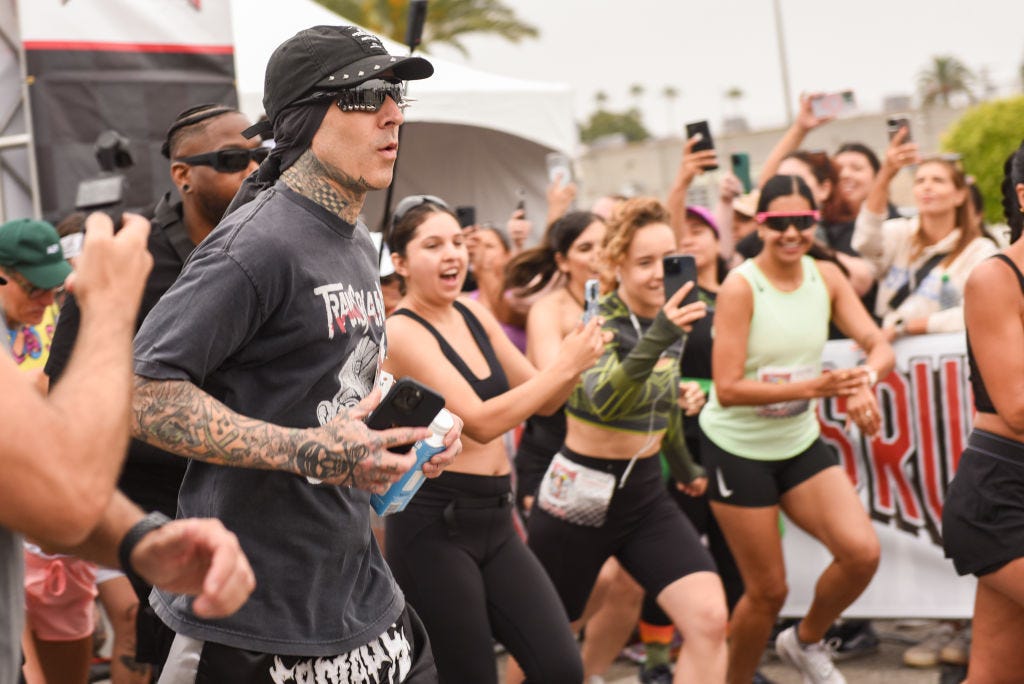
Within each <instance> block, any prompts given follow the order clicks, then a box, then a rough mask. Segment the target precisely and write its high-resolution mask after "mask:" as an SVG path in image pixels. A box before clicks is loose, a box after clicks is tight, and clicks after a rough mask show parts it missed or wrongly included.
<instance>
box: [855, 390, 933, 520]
mask: <svg viewBox="0 0 1024 684" xmlns="http://www.w3.org/2000/svg"><path fill="white" fill-rule="evenodd" d="M878 390H879V392H880V393H881V394H882V395H883V399H884V398H888V400H889V401H888V403H889V406H890V408H891V410H890V411H889V412H888V416H889V418H890V421H891V424H890V425H887V426H885V427H888V428H889V430H888V434H885V430H884V428H883V432H882V433H880V434H879V435H877V436H876V437H874V438H872V439H871V442H870V445H869V447H868V453H867V463H868V468H869V469H870V471H871V475H872V478H873V480H874V487H872V491H871V508H872V510H873V511H877V512H879V513H882V514H884V515H888V516H894V515H896V501H895V498H894V495H893V489H894V488H895V490H896V496H898V498H899V502H900V510H901V511H902V512H903V514H904V515H905V516H906V518H907V519H908V520H910V521H914V520H916V521H920V520H921V513H920V511H921V506H920V504H919V503H918V501H917V496H916V495H915V493H914V489H913V488H912V487H911V484H910V482H909V480H908V479H907V476H906V473H905V472H904V470H903V468H904V466H905V464H906V463H907V461H908V460H909V459H910V457H911V456H912V455H913V452H914V440H913V433H912V430H911V426H910V415H911V412H912V411H911V406H910V394H911V392H910V387H909V386H908V383H907V380H906V379H905V378H904V377H903V375H901V374H899V373H891V374H890V375H889V376H888V377H887V378H886V379H885V382H884V383H880V384H879V385H878ZM918 524H920V522H918Z"/></svg>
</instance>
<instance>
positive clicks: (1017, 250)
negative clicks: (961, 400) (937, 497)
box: [942, 145, 1024, 684]
mask: <svg viewBox="0 0 1024 684" xmlns="http://www.w3.org/2000/svg"><path fill="white" fill-rule="evenodd" d="M1003 209H1004V212H1005V214H1006V222H1007V223H1008V224H1009V226H1010V238H1011V240H1012V244H1011V245H1010V246H1009V247H1007V248H1006V249H1004V250H1003V251H1002V252H1000V253H999V254H998V255H996V257H994V258H992V259H988V260H987V261H984V262H982V263H980V264H978V265H977V266H976V267H975V268H974V270H973V271H971V275H970V277H969V278H968V280H967V285H966V288H965V291H964V314H965V318H966V321H967V351H968V358H969V360H970V363H971V386H972V387H973V389H974V404H975V408H976V409H977V410H978V412H977V414H976V416H975V418H974V429H973V431H972V432H971V434H970V437H968V440H967V448H966V449H965V450H964V452H963V455H961V457H960V463H959V465H958V466H957V471H956V476H955V477H954V478H953V482H952V483H950V485H949V491H948V492H947V493H946V500H945V505H944V507H943V511H942V537H943V543H944V546H945V548H946V555H947V556H948V557H950V558H952V559H953V564H954V565H955V566H956V570H957V572H958V573H960V574H961V575H966V574H968V573H970V574H973V575H976V576H977V578H978V588H977V596H976V598H975V602H974V622H973V633H972V638H971V655H970V661H969V663H968V669H967V681H970V682H972V684H974V683H975V682H977V683H983V682H1014V681H1020V679H1021V673H1022V672H1024V650H1022V649H1021V647H1020V646H1021V644H1022V643H1024V275H1022V273H1021V271H1022V270H1024V241H1022V240H1021V239H1020V235H1021V230H1022V228H1024V214H1022V212H1024V145H1021V146H1020V147H1019V148H1018V149H1017V150H1016V151H1015V152H1014V154H1012V155H1011V156H1010V158H1009V159H1008V160H1007V163H1006V178H1005V180H1004V181H1003Z"/></svg>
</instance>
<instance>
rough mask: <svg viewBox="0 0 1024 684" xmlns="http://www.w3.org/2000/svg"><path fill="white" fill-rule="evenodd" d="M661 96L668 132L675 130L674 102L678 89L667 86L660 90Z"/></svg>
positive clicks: (677, 95)
mask: <svg viewBox="0 0 1024 684" xmlns="http://www.w3.org/2000/svg"><path fill="white" fill-rule="evenodd" d="M661 96H662V97H663V98H665V110H666V112H667V113H668V130H670V131H672V130H675V126H676V100H677V99H679V88H676V87H675V86H670V85H667V86H665V87H664V88H662V89H661Z"/></svg>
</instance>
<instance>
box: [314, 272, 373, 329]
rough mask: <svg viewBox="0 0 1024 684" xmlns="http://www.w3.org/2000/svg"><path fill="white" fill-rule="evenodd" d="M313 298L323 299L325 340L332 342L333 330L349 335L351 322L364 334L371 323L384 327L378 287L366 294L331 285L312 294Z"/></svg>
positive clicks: (349, 288)
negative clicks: (359, 327)
mask: <svg viewBox="0 0 1024 684" xmlns="http://www.w3.org/2000/svg"><path fill="white" fill-rule="evenodd" d="M313 294H315V295H316V296H318V297H323V298H324V310H325V312H326V313H327V338H328V339H331V340H333V339H334V329H335V326H337V328H338V330H340V331H341V333H342V334H345V333H346V332H348V324H349V323H350V322H351V323H352V324H353V325H359V326H361V327H362V328H363V329H364V330H366V329H368V328H369V327H370V323H371V322H372V323H373V324H374V325H376V326H379V327H383V326H384V297H383V296H382V295H381V293H380V288H379V287H378V288H376V289H374V290H372V291H370V292H367V291H365V290H356V289H354V288H353V287H352V286H351V285H345V284H343V283H333V284H331V285H321V286H320V287H318V288H316V289H314V290H313Z"/></svg>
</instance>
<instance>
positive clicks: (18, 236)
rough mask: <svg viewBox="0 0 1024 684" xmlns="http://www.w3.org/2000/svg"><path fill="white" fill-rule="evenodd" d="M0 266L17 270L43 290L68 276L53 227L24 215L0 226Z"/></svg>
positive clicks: (55, 285)
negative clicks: (23, 217)
mask: <svg viewBox="0 0 1024 684" xmlns="http://www.w3.org/2000/svg"><path fill="white" fill-rule="evenodd" d="M0 266H4V267H6V268H10V269H13V270H15V271H17V272H18V273H20V274H21V275H23V276H25V278H27V279H28V281H29V282H30V283H32V284H33V285H35V286H36V287H41V288H43V289H44V290H51V289H53V288H55V287H59V286H60V285H61V284H62V283H63V282H64V280H65V279H66V278H67V277H68V276H69V275H71V266H69V265H68V262H66V261H64V252H63V251H62V250H61V248H60V236H59V235H58V234H57V229H56V228H54V227H53V226H52V225H50V224H49V223H47V222H46V221H34V220H32V219H27V218H26V219H16V220H14V221H8V222H7V223H5V224H3V225H2V226H0Z"/></svg>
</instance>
